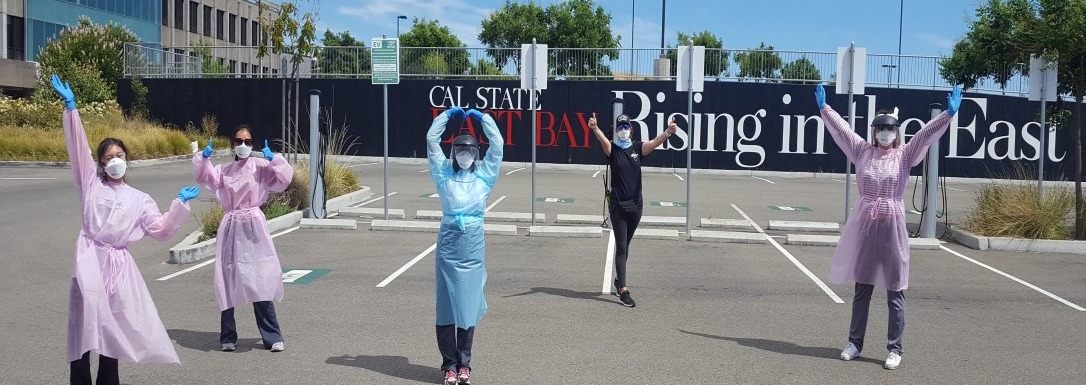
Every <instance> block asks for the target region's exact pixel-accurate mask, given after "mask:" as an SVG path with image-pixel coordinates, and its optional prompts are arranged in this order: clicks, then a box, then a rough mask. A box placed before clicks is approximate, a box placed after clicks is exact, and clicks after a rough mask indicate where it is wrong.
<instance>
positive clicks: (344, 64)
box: [320, 29, 370, 77]
mask: <svg viewBox="0 0 1086 385" xmlns="http://www.w3.org/2000/svg"><path fill="white" fill-rule="evenodd" d="M321 45H322V46H324V47H322V48H321V49H320V67H321V73H325V74H330V75H322V77H347V76H345V75H351V74H362V73H367V72H368V71H369V70H370V52H369V51H368V50H367V49H366V42H363V41H358V40H356V39H355V38H354V37H353V36H351V33H350V32H348V31H343V32H340V33H338V34H337V33H333V32H332V30H330V29H328V30H325V31H324V38H323V39H322V40H321Z"/></svg>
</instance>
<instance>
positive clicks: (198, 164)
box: [192, 144, 222, 194]
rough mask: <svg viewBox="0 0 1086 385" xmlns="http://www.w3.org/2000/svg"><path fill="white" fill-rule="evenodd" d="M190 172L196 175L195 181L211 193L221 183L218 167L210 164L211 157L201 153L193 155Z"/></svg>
mask: <svg viewBox="0 0 1086 385" xmlns="http://www.w3.org/2000/svg"><path fill="white" fill-rule="evenodd" d="M209 146H210V144H209ZM192 173H193V175H194V176H195V177H196V183H198V184H199V185H200V186H203V187H204V188H206V189H208V190H209V191H211V193H213V194H214V193H216V192H217V191H218V189H219V186H221V185H222V173H220V172H219V168H218V167H215V166H214V165H212V164H211V158H205V157H204V156H203V154H202V153H196V155H193V157H192Z"/></svg>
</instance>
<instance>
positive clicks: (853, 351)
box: [841, 342, 860, 361]
mask: <svg viewBox="0 0 1086 385" xmlns="http://www.w3.org/2000/svg"><path fill="white" fill-rule="evenodd" d="M859 356H860V349H858V348H856V345H855V344H853V343H851V342H849V343H848V346H845V348H844V349H842V350H841V359H842V360H845V361H852V359H853V358H856V357H859Z"/></svg>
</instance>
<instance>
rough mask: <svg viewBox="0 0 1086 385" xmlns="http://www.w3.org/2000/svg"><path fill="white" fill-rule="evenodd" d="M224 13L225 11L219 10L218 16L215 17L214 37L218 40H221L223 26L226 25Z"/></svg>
mask: <svg viewBox="0 0 1086 385" xmlns="http://www.w3.org/2000/svg"><path fill="white" fill-rule="evenodd" d="M225 15H226V11H223V10H219V16H218V17H217V18H215V21H216V23H215V28H217V29H216V33H215V38H216V39H219V40H222V30H223V26H224V25H226V23H225V21H226V20H224V17H225Z"/></svg>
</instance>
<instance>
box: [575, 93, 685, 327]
mask: <svg viewBox="0 0 1086 385" xmlns="http://www.w3.org/2000/svg"><path fill="white" fill-rule="evenodd" d="M588 127H589V128H591V129H592V132H594V133H595V134H596V139H597V140H599V141H600V148H602V149H603V154H604V155H607V159H608V163H609V164H610V165H611V169H612V170H614V172H613V175H612V177H611V193H610V196H609V197H608V201H609V205H608V211H609V213H610V216H611V232H612V235H613V236H614V237H615V268H616V270H618V277H617V278H615V282H614V285H615V294H616V295H618V298H619V300H620V301H622V305H624V306H627V307H634V306H635V305H636V302H634V300H633V297H631V296H630V290H629V289H628V288H627V287H626V257H627V255H628V251H629V248H630V240H632V239H633V235H634V231H635V230H637V224H638V223H640V222H641V210H642V207H643V206H644V204H643V202H642V199H641V158H643V157H646V156H648V155H649V154H651V153H652V151H653V150H656V148H657V147H660V145H661V144H663V143H664V141H666V140H667V138H668V137H670V136H671V135H673V134H674V133H675V130H676V129H677V128H678V125H676V124H675V119H672V120H671V121H670V122H669V123H668V127H667V130H666V131H665V132H664V133H662V134H660V135H658V136H657V137H655V138H653V139H652V140H650V141H648V142H641V141H639V140H633V139H632V138H631V134H632V132H631V131H632V130H631V126H630V117H629V116H626V115H625V114H623V115H619V116H618V118H617V119H615V128H614V141H611V140H608V139H607V136H606V135H604V134H603V131H602V130H600V127H599V125H597V124H596V114H592V118H590V119H589V120H588ZM613 150H614V151H613Z"/></svg>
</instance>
